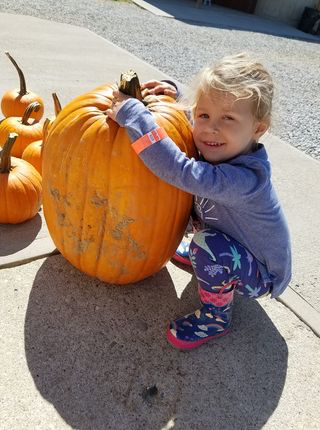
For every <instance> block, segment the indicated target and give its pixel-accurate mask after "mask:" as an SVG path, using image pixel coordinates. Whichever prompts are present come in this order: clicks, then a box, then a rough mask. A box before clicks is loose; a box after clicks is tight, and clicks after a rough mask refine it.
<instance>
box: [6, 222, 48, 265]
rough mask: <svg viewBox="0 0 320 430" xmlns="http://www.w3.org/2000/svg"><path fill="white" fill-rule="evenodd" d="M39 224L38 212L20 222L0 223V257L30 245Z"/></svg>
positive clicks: (38, 229) (38, 228)
mask: <svg viewBox="0 0 320 430" xmlns="http://www.w3.org/2000/svg"><path fill="white" fill-rule="evenodd" d="M41 225H42V219H41V216H40V215H39V214H37V215H36V216H35V217H33V218H32V219H30V220H28V221H25V222H22V223H21V224H11V225H9V224H0V238H1V244H0V257H1V256H5V255H11V254H14V253H16V252H18V251H20V250H21V249H24V248H26V247H27V246H28V245H30V244H31V243H32V242H33V241H34V239H35V238H36V237H37V234H38V233H39V231H40V229H41ZM17 237H19V240H17Z"/></svg>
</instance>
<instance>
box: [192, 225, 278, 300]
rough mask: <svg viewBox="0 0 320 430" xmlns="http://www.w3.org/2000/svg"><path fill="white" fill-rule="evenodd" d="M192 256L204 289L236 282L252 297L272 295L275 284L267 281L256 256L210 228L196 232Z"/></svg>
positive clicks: (246, 295)
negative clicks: (261, 272)
mask: <svg viewBox="0 0 320 430" xmlns="http://www.w3.org/2000/svg"><path fill="white" fill-rule="evenodd" d="M189 256H190V260H191V263H192V266H193V270H194V271H195V274H196V277H197V279H198V282H199V286H200V287H201V288H203V289H204V290H210V287H211V288H212V286H217V287H223V286H226V285H228V284H231V283H233V284H234V285H235V290H236V291H237V293H239V294H241V295H242V296H245V297H248V298H252V299H256V298H258V297H262V296H266V295H268V294H269V293H271V289H272V284H271V283H267V284H265V283H264V282H263V280H262V278H261V274H260V271H259V269H258V265H257V261H256V259H255V257H253V255H252V254H250V252H249V251H248V250H247V249H246V248H244V247H243V246H242V245H240V243H239V242H237V241H236V240H235V239H233V238H231V237H229V236H227V235H226V234H224V233H222V232H220V231H218V230H215V229H213V228H210V229H205V230H201V231H198V232H197V233H195V235H194V236H193V239H192V241H191V243H190V251H189ZM211 291H212V290H211Z"/></svg>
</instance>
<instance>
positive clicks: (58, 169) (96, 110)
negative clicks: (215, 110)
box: [0, 53, 197, 284]
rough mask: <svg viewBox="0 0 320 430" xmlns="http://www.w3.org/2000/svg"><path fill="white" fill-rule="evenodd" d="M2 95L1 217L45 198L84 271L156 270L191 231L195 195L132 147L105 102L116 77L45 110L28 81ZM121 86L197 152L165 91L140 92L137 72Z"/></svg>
mask: <svg viewBox="0 0 320 430" xmlns="http://www.w3.org/2000/svg"><path fill="white" fill-rule="evenodd" d="M6 54H7V56H8V58H9V59H10V61H11V62H12V63H13V65H14V66H15V68H16V70H17V71H18V74H19V79H20V89H15V90H12V91H7V92H6V93H5V94H4V96H3V97H2V100H1V109H2V112H3V114H4V115H5V116H6V118H5V119H3V120H2V121H1V123H0V150H1V149H2V150H1V152H0V196H1V198H0V223H12V224H15V223H20V222H23V221H25V220H28V219H30V218H32V217H33V216H35V215H36V214H37V212H38V210H39V208H40V205H41V199H43V210H44V216H45V219H46V223H47V226H48V230H49V232H50V235H51V237H52V239H53V241H54V243H55V245H56V247H57V249H58V250H59V251H60V252H61V254H62V255H63V256H64V257H65V258H66V259H67V260H68V261H69V262H70V263H71V264H73V265H74V266H75V267H77V268H78V269H79V270H81V271H82V272H84V273H87V274H88V275H91V276H94V277H97V278H99V279H100V280H102V281H105V282H108V283H113V284H128V283H132V282H137V281H139V280H141V279H144V278H146V277H148V276H150V275H152V274H154V273H156V272H158V271H159V270H160V269H161V268H162V267H163V266H164V265H165V264H166V263H167V262H168V260H169V259H170V258H171V257H172V255H173V254H174V252H175V250H176V248H177V246H178V244H179V242H180V240H181V238H182V236H183V233H184V231H185V228H186V225H187V222H188V220H189V215H190V211H191V207H192V196H191V195H190V194H188V193H185V192H183V191H181V190H179V189H178V188H176V187H173V186H171V185H169V184H167V183H165V182H164V181H162V180H160V179H159V178H157V177H156V176H155V175H154V174H153V173H152V172H151V171H150V170H149V169H148V168H147V167H146V166H145V165H144V164H143V162H142V161H141V160H140V158H139V157H138V156H137V155H136V153H135V152H134V151H133V150H132V148H131V142H130V139H129V137H128V135H127V132H126V130H125V129H124V128H121V127H120V126H119V125H118V124H117V123H116V122H114V121H113V120H112V119H111V118H108V116H107V114H106V110H107V109H109V108H110V107H111V105H112V99H113V95H112V91H113V89H114V88H115V86H114V85H113V84H105V85H102V86H99V87H97V88H95V89H93V90H92V91H89V92H87V93H85V94H83V95H80V96H79V97H77V98H75V99H74V100H72V101H71V102H69V103H68V104H67V105H66V106H65V107H64V108H61V105H60V102H59V100H58V98H57V96H56V95H55V94H53V99H54V106H55V117H54V118H51V119H50V120H49V119H47V120H46V121H45V122H44V123H43V122H40V119H41V118H42V115H43V111H44V105H43V101H42V99H41V98H40V97H39V96H37V95H36V94H34V93H32V92H30V91H27V90H26V83H25V79H24V75H23V73H22V71H21V69H20V68H19V66H18V65H17V63H16V62H15V60H14V59H13V58H12V57H11V55H10V54H9V53H6ZM119 89H120V91H122V92H124V93H126V94H128V95H131V96H133V97H136V98H138V99H140V100H141V101H142V102H143V103H144V104H145V105H146V106H147V108H148V109H149V111H150V112H151V113H152V115H153V116H154V119H155V122H156V123H157V124H158V125H159V126H160V127H162V128H164V130H165V131H166V133H167V134H168V136H169V137H171V138H172V140H173V141H174V142H175V143H176V144H177V145H178V146H179V148H180V149H181V150H182V151H183V152H185V153H186V154H187V155H188V156H189V157H196V156H197V152H196V149H195V146H194V143H193V138H192V132H191V127H190V124H189V122H188V120H187V118H186V116H185V114H184V113H183V112H182V111H180V110H178V109H177V108H176V106H175V104H174V100H173V99H171V98H170V97H167V96H145V97H144V96H143V94H142V93H141V91H140V83H139V80H138V77H137V76H136V74H135V73H133V72H129V73H127V74H124V75H122V77H121V83H120V87H119Z"/></svg>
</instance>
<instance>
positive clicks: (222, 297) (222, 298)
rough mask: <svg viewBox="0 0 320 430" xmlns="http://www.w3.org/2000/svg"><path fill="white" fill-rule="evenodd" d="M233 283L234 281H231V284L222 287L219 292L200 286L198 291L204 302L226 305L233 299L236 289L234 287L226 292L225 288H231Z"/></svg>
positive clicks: (218, 305) (219, 305) (220, 305)
mask: <svg viewBox="0 0 320 430" xmlns="http://www.w3.org/2000/svg"><path fill="white" fill-rule="evenodd" d="M233 283H234V282H233ZM231 285H232V283H231V282H230V283H229V284H227V285H225V286H224V287H222V288H221V289H220V291H219V292H217V293H214V292H211V291H206V290H204V289H203V288H201V287H200V286H199V289H198V292H199V296H200V300H201V301H202V303H207V304H208V303H209V304H211V305H214V306H217V307H222V306H226V305H227V304H228V303H230V302H231V301H232V299H233V295H234V289H232V290H231V291H229V292H227V293H225V292H224V290H225V289H227V288H229V287H230V286H231Z"/></svg>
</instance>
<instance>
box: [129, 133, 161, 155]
mask: <svg viewBox="0 0 320 430" xmlns="http://www.w3.org/2000/svg"><path fill="white" fill-rule="evenodd" d="M167 136H168V135H167V133H166V132H165V131H164V129H163V128H162V127H158V128H155V129H154V130H152V131H150V132H149V133H147V134H145V135H144V136H142V137H140V139H138V140H136V141H135V142H133V144H132V148H133V149H134V150H135V152H136V153H137V154H140V152H141V151H143V150H144V149H146V148H148V146H150V145H152V144H153V143H156V142H159V140H162V139H164V138H165V137H167Z"/></svg>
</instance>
